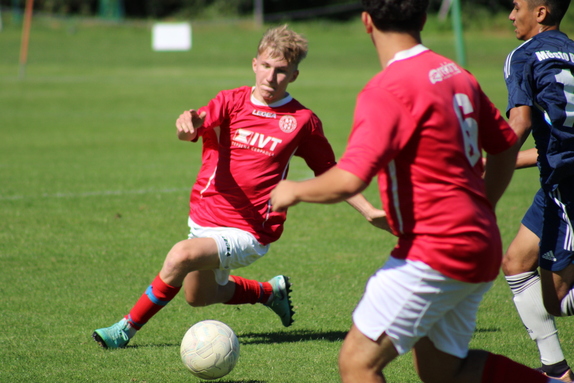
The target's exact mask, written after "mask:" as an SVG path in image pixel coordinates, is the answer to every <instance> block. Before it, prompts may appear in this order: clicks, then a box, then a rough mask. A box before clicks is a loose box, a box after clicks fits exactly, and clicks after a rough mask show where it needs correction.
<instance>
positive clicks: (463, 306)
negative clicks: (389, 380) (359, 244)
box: [413, 278, 548, 383]
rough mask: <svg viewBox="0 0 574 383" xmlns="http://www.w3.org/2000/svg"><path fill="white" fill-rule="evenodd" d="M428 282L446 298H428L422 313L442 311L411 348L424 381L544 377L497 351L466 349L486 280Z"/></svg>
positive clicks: (488, 382)
mask: <svg viewBox="0 0 574 383" xmlns="http://www.w3.org/2000/svg"><path fill="white" fill-rule="evenodd" d="M431 285H433V286H436V287H439V288H440V291H441V293H442V294H444V295H445V296H446V298H445V299H434V298H430V299H429V302H430V305H429V309H428V314H427V312H425V317H426V316H429V317H431V318H432V317H436V316H437V314H439V313H440V309H441V308H444V310H445V311H443V315H442V317H440V318H439V319H438V320H436V321H435V322H434V324H433V325H432V327H431V328H430V329H429V330H428V331H427V336H425V337H423V338H421V339H420V340H419V341H418V342H417V343H416V344H415V346H414V348H413V356H414V359H415V365H416V366H417V371H418V373H419V376H420V377H421V379H422V380H423V381H424V382H425V383H439V382H440V383H507V382H531V383H537V382H539V383H543V382H544V383H545V382H547V381H548V377H546V376H545V375H543V374H542V373H540V372H538V371H536V370H534V369H531V368H528V367H526V366H524V365H521V364H519V363H517V362H514V361H512V360H510V359H508V358H506V357H503V356H501V355H494V354H491V353H488V352H486V351H482V350H468V345H469V342H470V340H471V338H472V334H473V332H474V329H475V325H476V314H477V312H478V308H479V305H480V302H481V300H482V297H483V296H484V294H485V293H486V291H488V289H489V287H490V285H491V284H490V283H480V284H469V283H462V282H458V281H454V280H449V279H448V278H445V279H444V281H437V282H431ZM461 294H462V295H461ZM424 322H425V320H424V319H423V323H424Z"/></svg>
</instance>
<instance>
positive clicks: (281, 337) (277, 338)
mask: <svg viewBox="0 0 574 383" xmlns="http://www.w3.org/2000/svg"><path fill="white" fill-rule="evenodd" d="M500 331H501V330H500V328H497V327H488V328H480V327H479V328H477V329H476V330H475V333H494V332H500ZM346 335H347V332H346V331H323V332H321V331H311V330H296V331H277V332H248V333H244V334H238V337H239V342H240V343H241V344H271V343H295V342H310V341H322V340H324V341H328V342H342V341H343V340H344V339H345V336H346ZM179 346H180V344H179V343H153V344H152V343H147V344H133V345H132V344H130V345H128V346H127V347H126V348H128V349H130V348H148V347H149V348H152V347H179ZM241 382H244V383H260V382H259V381H241ZM222 383H233V382H232V381H229V382H227V381H222Z"/></svg>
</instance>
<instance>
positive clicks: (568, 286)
mask: <svg viewBox="0 0 574 383" xmlns="http://www.w3.org/2000/svg"><path fill="white" fill-rule="evenodd" d="M541 276H542V290H543V293H544V303H545V305H546V309H547V310H548V311H550V312H552V313H554V314H557V315H563V316H572V315H574V289H573V285H574V264H570V265H568V266H567V267H566V268H564V269H562V270H560V271H550V270H541Z"/></svg>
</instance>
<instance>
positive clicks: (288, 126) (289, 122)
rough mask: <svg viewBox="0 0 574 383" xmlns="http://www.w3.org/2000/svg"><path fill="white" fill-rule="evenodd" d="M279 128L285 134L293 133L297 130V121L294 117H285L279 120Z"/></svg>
mask: <svg viewBox="0 0 574 383" xmlns="http://www.w3.org/2000/svg"><path fill="white" fill-rule="evenodd" d="M279 128H281V130H282V131H283V132H285V133H291V132H292V131H294V130H295V129H297V120H296V119H295V117H293V116H289V115H286V116H283V117H281V119H280V120H279Z"/></svg>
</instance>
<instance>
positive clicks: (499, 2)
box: [0, 0, 512, 19]
mask: <svg viewBox="0 0 574 383" xmlns="http://www.w3.org/2000/svg"><path fill="white" fill-rule="evenodd" d="M442 1H443V0H430V11H432V12H435V11H438V10H439V9H440V6H441V4H442ZM460 1H461V5H462V9H463V11H464V10H465V9H475V8H477V7H478V8H482V9H485V10H487V11H489V12H491V13H493V14H495V13H498V12H508V11H510V9H511V8H512V1H510V0H460ZM25 3H26V0H0V5H1V6H2V8H4V9H5V10H6V9H10V8H12V9H13V10H18V9H23V8H24V5H25ZM254 3H255V0H34V11H36V12H44V13H48V14H56V15H78V16H98V15H99V16H106V15H114V16H116V17H121V18H123V17H127V18H151V19H162V18H170V17H171V18H193V19H200V18H218V17H243V16H249V15H250V14H252V13H253V9H254ZM263 10H264V14H266V15H272V16H273V17H275V18H278V17H280V16H281V14H282V13H283V14H285V18H287V19H288V18H293V19H294V18H300V19H304V18H313V17H328V18H336V19H345V18H350V17H354V16H356V15H357V14H358V13H359V12H360V10H361V6H360V1H355V2H353V1H349V0H263Z"/></svg>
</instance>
